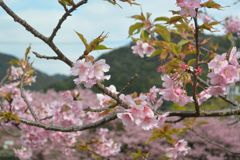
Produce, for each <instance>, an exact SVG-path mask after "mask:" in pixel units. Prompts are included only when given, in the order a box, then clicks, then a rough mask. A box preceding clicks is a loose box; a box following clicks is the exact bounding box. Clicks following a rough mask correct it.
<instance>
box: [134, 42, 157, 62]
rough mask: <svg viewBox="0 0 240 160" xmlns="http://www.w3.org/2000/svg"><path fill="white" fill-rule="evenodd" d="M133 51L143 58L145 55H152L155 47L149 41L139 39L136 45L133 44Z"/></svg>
mask: <svg viewBox="0 0 240 160" xmlns="http://www.w3.org/2000/svg"><path fill="white" fill-rule="evenodd" d="M132 51H133V54H136V55H139V56H140V57H141V58H143V57H144V56H145V55H146V56H147V57H150V56H151V55H152V53H153V52H154V51H155V49H154V48H153V46H151V45H150V44H149V43H147V42H143V41H140V40H139V41H137V42H136V45H135V46H132Z"/></svg>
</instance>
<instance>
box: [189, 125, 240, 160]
mask: <svg viewBox="0 0 240 160" xmlns="http://www.w3.org/2000/svg"><path fill="white" fill-rule="evenodd" d="M190 131H191V132H192V133H194V134H195V135H196V136H198V137H200V138H201V139H202V140H203V141H205V142H207V143H209V144H212V145H214V146H216V147H218V148H220V149H221V150H223V151H225V152H228V153H231V154H233V155H236V156H238V157H239V156H240V153H239V152H233V151H231V150H229V149H228V148H226V147H224V146H223V145H221V144H218V143H216V142H214V141H213V140H210V139H208V138H207V136H202V135H201V134H199V133H198V132H197V131H195V130H194V129H190Z"/></svg>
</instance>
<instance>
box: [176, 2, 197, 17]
mask: <svg viewBox="0 0 240 160" xmlns="http://www.w3.org/2000/svg"><path fill="white" fill-rule="evenodd" d="M177 5H178V6H179V7H181V11H180V14H181V15H182V16H190V17H195V16H196V9H197V8H200V7H201V0H177Z"/></svg>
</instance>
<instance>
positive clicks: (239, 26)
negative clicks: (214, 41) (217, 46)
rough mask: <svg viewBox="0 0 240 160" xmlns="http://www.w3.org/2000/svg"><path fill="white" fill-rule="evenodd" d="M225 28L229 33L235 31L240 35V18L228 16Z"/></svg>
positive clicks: (234, 32)
mask: <svg viewBox="0 0 240 160" xmlns="http://www.w3.org/2000/svg"><path fill="white" fill-rule="evenodd" d="M225 29H226V32H227V33H233V34H236V35H237V36H239V34H240V20H239V18H238V17H228V18H226V20H225Z"/></svg>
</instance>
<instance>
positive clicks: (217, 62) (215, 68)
mask: <svg viewBox="0 0 240 160" xmlns="http://www.w3.org/2000/svg"><path fill="white" fill-rule="evenodd" d="M238 58H239V52H237V48H236V47H233V48H232V50H231V51H230V53H229V54H228V53H224V54H222V55H216V56H215V57H214V58H213V59H212V60H211V61H210V62H209V63H208V67H209V69H211V71H212V72H210V73H208V78H209V79H210V84H211V86H210V87H209V89H208V93H209V94H211V95H213V96H218V95H225V94H226V93H227V92H226V91H227V87H228V86H229V85H231V84H235V83H236V82H239V80H240V66H239V63H238Z"/></svg>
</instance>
